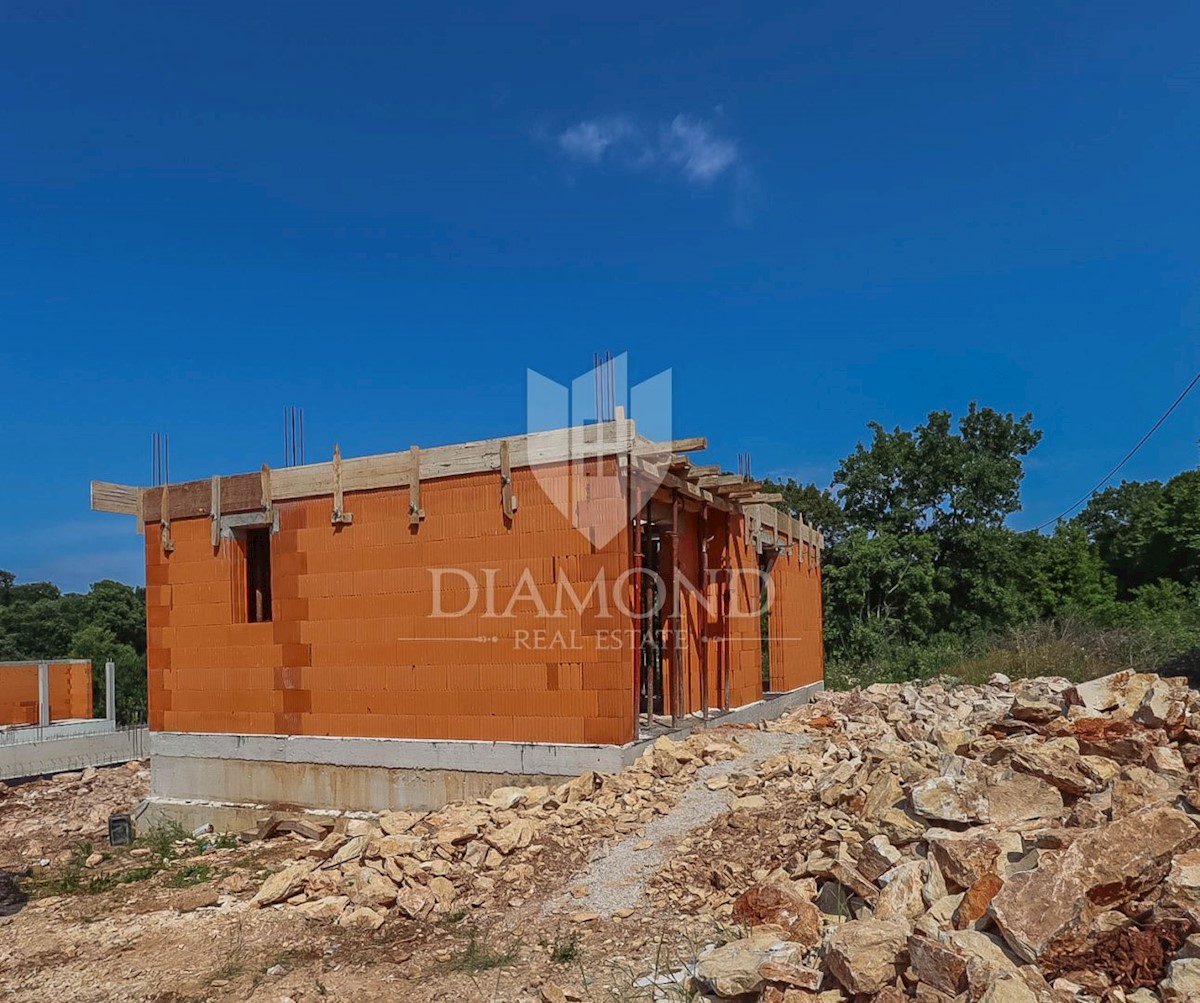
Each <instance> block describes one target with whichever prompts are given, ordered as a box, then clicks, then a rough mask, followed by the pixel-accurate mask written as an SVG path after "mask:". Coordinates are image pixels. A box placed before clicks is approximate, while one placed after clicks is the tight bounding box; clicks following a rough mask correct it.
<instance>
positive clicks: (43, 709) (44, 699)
mask: <svg viewBox="0 0 1200 1003" xmlns="http://www.w3.org/2000/svg"><path fill="white" fill-rule="evenodd" d="M38 726H39V727H41V728H48V727H49V726H50V666H49V665H48V664H47V663H46V662H38Z"/></svg>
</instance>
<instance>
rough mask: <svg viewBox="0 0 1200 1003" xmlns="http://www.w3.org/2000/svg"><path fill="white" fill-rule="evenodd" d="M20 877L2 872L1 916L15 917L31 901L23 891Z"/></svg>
mask: <svg viewBox="0 0 1200 1003" xmlns="http://www.w3.org/2000/svg"><path fill="white" fill-rule="evenodd" d="M19 877H20V876H19V875H17V874H13V873H12V871H0V916H15V915H16V914H17V913H19V912H20V911H21V910H22V909H23V908H24V907H25V903H26V902H28V901H29V896H28V895H26V894H25V893H24V892H23V891H21V884H20V880H19Z"/></svg>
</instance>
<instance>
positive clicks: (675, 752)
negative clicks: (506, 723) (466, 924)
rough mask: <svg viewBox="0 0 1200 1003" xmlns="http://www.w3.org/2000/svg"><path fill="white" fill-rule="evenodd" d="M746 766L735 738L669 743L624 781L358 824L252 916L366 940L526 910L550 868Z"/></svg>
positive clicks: (513, 790)
mask: <svg viewBox="0 0 1200 1003" xmlns="http://www.w3.org/2000/svg"><path fill="white" fill-rule="evenodd" d="M741 754H742V750H741V749H740V748H739V747H738V745H737V742H736V740H735V739H734V738H733V737H732V736H725V737H721V736H716V735H711V734H709V735H695V736H692V737H691V738H689V739H688V740H686V741H684V742H679V743H676V742H671V741H670V740H661V741H660V742H658V743H656V745H655V746H654V747H653V748H651V749H650V750H648V751H647V752H646V753H645V754H644V755H643V756H641V757H640V758H639V760H638V762H637V763H636V764H635V765H634V766H633V767H632V768H630V769H628V770H625V771H624V772H622V773H620V774H617V775H608V774H600V773H595V772H589V773H585V774H583V775H582V776H579V777H576V778H574V779H573V780H571V781H569V782H567V783H564V784H562V785H560V786H558V787H554V788H551V787H546V786H537V787H502V788H500V789H498V790H496V791H493V792H492V794H491V795H490V796H489V797H486V798H480V799H477V800H474V801H467V802H458V803H455V804H450V805H447V806H445V807H444V808H442V809H439V810H438V811H435V812H408V811H394V812H385V813H384V814H382V815H381V816H379V818H378V819H365V818H364V819H351V820H350V821H349V822H348V824H347V825H346V826H345V828H344V831H335V832H331V833H330V834H329V835H328V836H326V837H325V838H324V839H323V840H321V841H320V842H317V843H313V844H312V845H311V846H309V847H308V849H307V850H306V851H305V853H304V856H303V858H302V859H300V860H297V861H295V862H293V863H291V864H290V865H288V866H286V867H284V868H283V869H282V870H280V871H277V872H276V873H274V874H272V875H271V876H270V877H269V878H268V879H267V880H266V882H265V883H264V884H263V885H262V887H261V888H260V889H259V890H258V892H257V894H255V896H254V898H253V899H252V900H251V905H252V906H256V907H261V906H270V905H275V904H277V903H285V904H287V905H289V906H293V907H295V909H296V910H297V911H298V912H299V913H300V914H301V915H303V916H306V917H308V918H310V919H317V920H326V921H330V922H335V923H337V924H338V925H340V926H343V927H348V928H352V929H360V930H374V929H377V928H378V927H380V926H381V925H382V924H383V923H384V921H385V919H386V918H387V917H388V916H389V915H390V916H393V917H406V918H409V919H414V920H437V919H441V918H444V917H446V916H448V915H451V914H455V913H458V914H461V913H462V912H464V911H469V910H474V909H480V908H487V907H490V906H495V905H498V904H502V905H504V906H519V905H521V904H523V901H524V899H525V897H527V896H528V895H529V893H530V892H531V891H532V890H533V889H534V888H535V886H536V885H537V883H538V878H539V876H540V875H541V874H542V873H543V871H544V869H545V867H546V859H545V858H547V857H548V856H552V855H554V854H555V853H561V852H562V851H563V850H571V849H574V850H576V851H578V850H579V849H580V848H581V847H586V846H588V845H593V844H597V843H600V842H603V841H606V840H610V839H613V838H619V837H621V836H624V835H627V834H629V833H634V832H638V831H640V830H641V829H642V828H643V827H644V826H645V825H646V823H648V822H649V821H651V820H652V819H653V818H654V816H655V815H657V814H660V813H665V812H667V811H669V810H670V808H671V806H672V805H674V804H675V803H676V802H677V800H678V797H679V792H680V790H681V789H682V788H683V787H684V786H686V784H687V781H688V777H689V776H690V774H693V773H695V771H696V769H698V768H700V767H702V766H703V765H705V764H711V763H714V762H717V761H719V760H723V759H733V758H736V757H738V756H740V755H741ZM685 767H686V768H685ZM577 856H578V854H576V856H575V857H572V858H571V859H577Z"/></svg>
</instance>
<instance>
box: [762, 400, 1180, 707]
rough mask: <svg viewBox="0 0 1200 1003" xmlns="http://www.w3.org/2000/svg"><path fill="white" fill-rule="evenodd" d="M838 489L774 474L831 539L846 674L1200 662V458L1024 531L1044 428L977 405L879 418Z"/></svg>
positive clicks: (848, 678) (830, 581)
mask: <svg viewBox="0 0 1200 1003" xmlns="http://www.w3.org/2000/svg"><path fill="white" fill-rule="evenodd" d="M868 427H869V429H870V432H871V435H870V437H869V441H868V442H865V443H859V444H858V446H857V447H856V448H855V450H854V451H853V452H852V453H851V454H850V455H849V456H847V457H846V458H845V459H843V460H842V461H841V463H840V464H839V466H838V468H837V470H836V472H835V473H834V475H833V481H832V484H831V485H830V487H828V488H820V487H818V486H817V485H815V484H804V485H801V484H798V483H796V481H794V480H788V481H787V482H786V483H781V484H780V483H777V484H772V485H770V487H769V488H768V490H771V489H773V490H776V491H779V492H781V493H782V494H783V496H784V502H783V506H784V507H785V508H788V509H790V510H791V511H792V512H793V513H794V514H802V515H803V516H804V517H805V518H806V519H807V520H808V521H809V522H811V523H813V524H815V525H816V526H817V527H818V528H819V529H820V530H821V531H822V532H823V533H824V534H825V541H826V545H825V555H824V575H823V582H824V606H825V639H826V658H827V662H828V665H829V674H830V676H831V681H832V682H834V683H837V682H841V683H856V682H869V681H873V680H876V679H879V680H884V679H891V680H895V679H909V678H918V677H921V676H924V675H929V674H932V673H935V672H947V671H948V672H951V673H955V672H957V673H958V674H961V675H964V676H972V675H981V674H983V673H985V672H988V671H992V670H997V671H1007V672H1008V673H1009V674H1013V673H1021V674H1038V673H1042V672H1058V673H1060V674H1064V675H1072V676H1082V675H1092V674H1096V673H1099V672H1103V671H1111V670H1114V669H1116V668H1121V667H1126V666H1129V667H1134V668H1139V669H1164V670H1165V669H1169V668H1171V667H1172V666H1174V667H1176V668H1180V669H1186V668H1188V666H1189V665H1190V664H1191V661H1192V660H1194V658H1195V656H1196V654H1197V652H1198V651H1200V469H1194V470H1187V471H1184V472H1182V473H1180V474H1178V475H1176V476H1174V477H1172V478H1171V479H1170V480H1168V481H1166V482H1165V483H1164V482H1160V481H1144V482H1136V481H1127V482H1123V483H1121V484H1120V485H1119V486H1117V487H1111V488H1108V489H1106V490H1104V491H1101V492H1098V493H1096V494H1095V495H1093V496H1092V498H1091V500H1090V501H1089V502H1088V503H1087V505H1086V507H1085V508H1084V509H1083V510H1082V511H1080V512H1079V513H1078V514H1077V515H1076V516H1074V517H1073V518H1071V519H1069V520H1062V521H1059V522H1058V524H1057V525H1056V526H1055V528H1054V530H1053V532H1050V533H1039V532H1036V531H1025V532H1018V531H1016V530H1014V529H1012V528H1011V527H1009V526H1008V524H1007V521H1008V518H1009V517H1010V516H1011V515H1012V514H1013V513H1015V512H1017V511H1018V510H1019V509H1020V487H1021V481H1022V479H1023V477H1024V465H1025V460H1026V458H1027V457H1028V456H1029V455H1030V453H1032V452H1033V450H1034V449H1035V448H1036V446H1037V445H1038V443H1039V441H1040V440H1041V438H1042V433H1041V432H1040V431H1039V430H1038V429H1036V428H1035V427H1034V424H1033V417H1032V415H1029V414H1026V415H1024V416H1022V417H1020V418H1017V417H1014V416H1013V415H1012V414H1001V413H999V412H997V411H994V410H992V409H991V408H987V407H979V406H978V405H976V404H974V403H973V404H971V405H970V407H969V409H968V410H967V412H966V413H965V414H963V415H961V416H960V417H959V418H958V419H957V420H955V419H954V417H953V416H952V415H951V413H950V412H948V411H935V412H933V413H931V414H930V415H929V416H928V418H927V419H926V420H925V422H923V423H921V424H919V425H917V426H916V427H915V428H913V429H902V428H894V429H892V430H890V431H889V430H888V429H885V428H884V427H883V426H882V425H880V424H878V423H874V422H873V423H871V424H870V425H869V426H868Z"/></svg>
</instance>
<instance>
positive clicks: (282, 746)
mask: <svg viewBox="0 0 1200 1003" xmlns="http://www.w3.org/2000/svg"><path fill="white" fill-rule="evenodd" d="M823 689H824V683H823V682H820V681H818V682H815V683H810V684H809V685H807V686H802V687H799V688H798V689H795V690H790V691H788V692H786V693H772V694H768V695H767V696H766V697H764V699H762V700H759V701H757V702H755V703H752V704H747V705H746V706H744V707H738V708H736V709H734V710H731V711H730V712H729V713H727V714H722V715H720V716H719V717H713V718H712V719H711V721H710V722H709V727H711V728H715V727H720V726H721V725H728V724H757V723H758V722H760V721H766V720H770V719H772V718H775V717H779V716H781V715H782V714H784V713H786V712H787V711H789V710H791V709H792V708H794V707H796V706H799V705H800V704H803V703H807V702H808V701H810V700H811V699H812V698H813V696H814V695H815V694H817V693H819V692H820V691H821V690H823ZM703 728H704V722H703V721H702V720H701V719H700V718H699V717H695V718H689V719H687V720H685V722H684V723H683V725H682V726H681V727H679V728H677V729H675V730H674V731H671V732H668V734H670V735H671V736H672V737H673V738H676V739H679V738H683V737H686V736H687V735H690V734H693V733H694V732H696V731H698V730H702V729H703ZM656 737H657V736H654V737H645V738H641V739H639V740H638V741H636V742H630V743H628V744H626V745H569V744H564V743H542V742H472V741H450V740H445V741H443V740H426V739H411V738H343V737H335V736H323V735H229V734H220V733H212V732H203V733H199V732H197V733H192V732H165V731H164V732H151V733H150V754H151V756H154V757H164V758H184V759H225V760H238V761H244V762H274V763H311V764H314V765H324V766H358V767H377V768H382V769H395V770H455V771H462V772H466V773H512V774H544V775H550V776H563V777H572V776H578V775H579V774H581V773H586V772H587V771H588V770H596V771H597V772H601V773H617V772H619V771H620V770H622V769H625V768H626V767H628V766H630V765H632V764H633V762H634V760H636V759H637V757H638V756H640V755H641V754H642V753H643V752H644V751H645V750H646V748H647V747H648V746H649V745H650V744H651V743H652V742H653V741H654V740H655V738H656Z"/></svg>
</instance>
